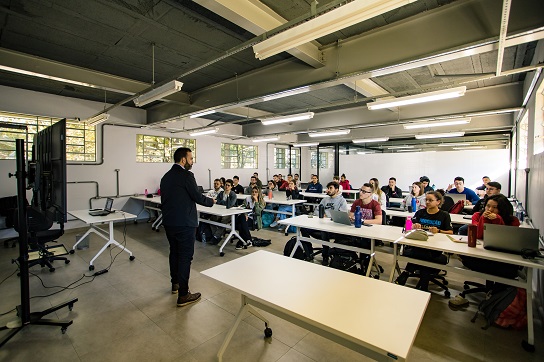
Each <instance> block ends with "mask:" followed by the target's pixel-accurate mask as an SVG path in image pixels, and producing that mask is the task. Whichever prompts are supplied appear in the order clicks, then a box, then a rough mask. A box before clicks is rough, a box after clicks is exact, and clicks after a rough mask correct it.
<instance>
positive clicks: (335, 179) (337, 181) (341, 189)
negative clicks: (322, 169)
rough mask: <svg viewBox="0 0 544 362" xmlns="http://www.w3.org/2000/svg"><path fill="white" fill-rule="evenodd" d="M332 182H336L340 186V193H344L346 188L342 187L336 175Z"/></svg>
mask: <svg viewBox="0 0 544 362" xmlns="http://www.w3.org/2000/svg"><path fill="white" fill-rule="evenodd" d="M332 182H336V183H337V184H338V191H340V192H342V191H344V188H343V187H342V185H340V177H338V176H336V175H334V176H333V177H332ZM344 196H346V195H344Z"/></svg>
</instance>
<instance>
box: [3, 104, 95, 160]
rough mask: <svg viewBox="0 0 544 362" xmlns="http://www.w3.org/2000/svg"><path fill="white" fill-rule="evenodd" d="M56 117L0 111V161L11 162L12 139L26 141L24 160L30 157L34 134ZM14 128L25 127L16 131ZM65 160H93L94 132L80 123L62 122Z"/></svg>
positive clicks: (12, 151) (13, 142) (13, 151)
mask: <svg viewBox="0 0 544 362" xmlns="http://www.w3.org/2000/svg"><path fill="white" fill-rule="evenodd" d="M58 121H60V118H50V117H41V116H32V115H24V114H14V113H2V112H0V160H9V159H15V140H16V139H25V140H26V145H25V149H26V154H27V156H26V157H27V159H30V158H31V151H32V145H33V142H34V135H35V134H36V133H37V132H39V131H42V130H43V129H45V128H47V127H49V126H51V125H52V124H54V123H56V122H58ZM18 126H23V127H26V129H24V128H18ZM66 159H67V160H68V161H78V162H95V161H96V129H95V127H94V126H93V127H91V126H87V125H86V124H85V123H83V122H78V121H75V120H66Z"/></svg>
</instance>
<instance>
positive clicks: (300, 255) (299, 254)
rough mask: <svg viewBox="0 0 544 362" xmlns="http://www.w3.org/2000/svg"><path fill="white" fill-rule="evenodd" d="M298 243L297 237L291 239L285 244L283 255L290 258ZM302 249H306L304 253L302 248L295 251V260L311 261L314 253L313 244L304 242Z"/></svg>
mask: <svg viewBox="0 0 544 362" xmlns="http://www.w3.org/2000/svg"><path fill="white" fill-rule="evenodd" d="M296 243H297V237H296V236H293V237H292V238H291V239H289V240H288V241H287V243H285V247H284V248H283V255H285V256H290V255H291V252H292V251H293V248H294V247H295V244H296ZM302 247H303V248H304V251H303V250H302V249H301V248H299V247H297V250H296V251H295V254H294V255H293V258H295V259H300V260H311V259H312V253H313V252H314V248H313V247H312V243H309V242H307V241H302Z"/></svg>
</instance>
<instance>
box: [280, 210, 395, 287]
mask: <svg viewBox="0 0 544 362" xmlns="http://www.w3.org/2000/svg"><path fill="white" fill-rule="evenodd" d="M279 223H280V224H284V225H293V226H295V227H296V228H297V242H296V244H295V247H294V248H293V251H292V252H291V255H290V257H293V255H294V254H295V251H296V249H297V248H298V247H300V248H301V249H302V243H301V241H309V242H311V243H317V244H322V245H327V246H330V247H333V248H339V249H345V250H351V251H355V252H358V253H364V254H368V255H370V262H369V264H368V268H367V271H366V275H367V276H370V270H371V267H372V266H373V263H374V261H375V243H374V241H375V240H382V241H389V242H394V241H395V240H397V239H398V238H399V237H401V236H402V228H399V227H395V226H389V225H372V226H361V227H360V228H356V227H354V226H352V225H351V226H350V225H344V224H339V223H335V222H333V221H332V220H331V219H329V218H328V217H324V218H323V219H320V218H318V217H316V216H314V217H308V215H300V216H296V217H294V218H290V219H285V220H281V221H280V222H279ZM301 228H307V229H311V230H318V231H326V232H330V233H336V234H341V235H347V236H354V237H361V238H368V239H370V240H371V243H370V249H363V248H358V247H354V246H349V245H345V244H337V243H332V242H329V241H323V240H319V239H310V238H307V237H304V236H302V234H301V231H300V229H301ZM302 250H304V249H302Z"/></svg>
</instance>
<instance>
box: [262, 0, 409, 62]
mask: <svg viewBox="0 0 544 362" xmlns="http://www.w3.org/2000/svg"><path fill="white" fill-rule="evenodd" d="M414 1H416V0H367V1H353V2H350V3H348V4H346V5H343V6H340V7H338V8H336V9H333V10H331V11H328V12H325V13H323V14H322V15H319V16H317V17H315V18H313V19H311V20H308V21H305V22H303V23H301V24H300V25H297V26H294V27H292V28H290V29H288V30H285V31H283V32H281V33H279V34H276V35H274V36H271V37H270V38H268V39H266V40H263V41H262V42H260V43H258V44H255V45H254V46H253V51H254V52H255V57H256V58H258V59H259V60H263V59H266V58H268V57H271V56H273V55H276V54H278V53H281V52H284V51H286V50H289V49H292V48H295V47H297V46H299V45H301V44H305V43H308V42H310V41H312V40H314V39H317V38H321V37H323V36H325V35H328V34H331V33H334V32H335V31H338V30H341V29H344V28H346V27H348V26H351V25H354V24H357V23H360V22H362V21H364V20H368V19H371V18H374V17H376V16H378V15H381V14H384V13H386V12H388V11H391V10H394V9H397V8H399V7H401V6H404V5H407V4H409V3H412V2H414Z"/></svg>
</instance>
